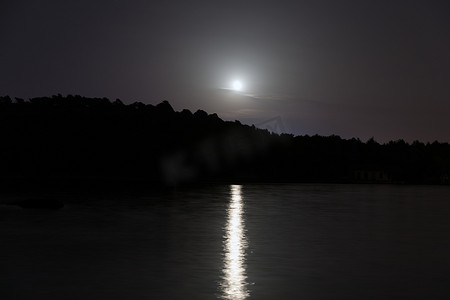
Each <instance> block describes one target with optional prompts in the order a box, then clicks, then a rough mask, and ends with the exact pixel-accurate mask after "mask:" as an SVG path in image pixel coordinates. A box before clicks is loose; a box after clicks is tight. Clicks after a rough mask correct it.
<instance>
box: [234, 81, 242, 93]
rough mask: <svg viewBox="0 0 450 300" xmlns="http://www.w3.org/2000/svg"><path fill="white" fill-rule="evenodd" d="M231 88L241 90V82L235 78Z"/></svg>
mask: <svg viewBox="0 0 450 300" xmlns="http://www.w3.org/2000/svg"><path fill="white" fill-rule="evenodd" d="M231 88H232V89H233V90H235V91H241V90H242V82H240V81H239V80H235V81H233V82H232V83H231Z"/></svg>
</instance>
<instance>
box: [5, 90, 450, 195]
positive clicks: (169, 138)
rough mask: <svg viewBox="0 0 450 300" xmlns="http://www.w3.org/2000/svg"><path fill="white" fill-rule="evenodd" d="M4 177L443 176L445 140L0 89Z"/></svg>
mask: <svg viewBox="0 0 450 300" xmlns="http://www.w3.org/2000/svg"><path fill="white" fill-rule="evenodd" d="M0 134H1V137H2V141H1V146H0V177H1V179H2V181H1V182H2V183H1V184H2V185H9V186H14V185H15V184H19V185H22V186H23V185H31V184H35V185H45V184H47V183H55V184H58V185H72V186H73V185H77V184H84V185H87V186H91V187H97V186H99V187H101V186H103V185H107V186H113V187H118V186H127V184H136V183H139V184H141V185H143V186H163V185H166V184H170V185H172V184H181V183H189V182H206V181H207V182H211V181H212V182H214V181H215V182H233V181H234V182H236V181H270V182H284V181H294V182H310V181H315V182H383V183H388V182H391V183H434V184H438V183H448V181H449V179H448V178H449V175H450V145H449V144H448V143H439V142H434V143H431V144H430V143H427V144H424V143H421V142H419V141H415V142H413V143H412V144H408V143H406V142H405V141H403V140H398V141H391V142H389V143H386V144H379V143H378V142H376V141H375V140H374V139H373V138H371V139H369V140H368V141H367V142H366V143H364V142H362V141H360V140H359V139H355V138H353V139H349V140H345V139H342V138H340V137H339V136H335V135H332V136H328V137H324V136H318V135H314V136H308V135H305V136H294V135H292V134H281V135H279V134H274V133H270V132H269V131H267V130H262V129H258V128H256V127H255V126H247V125H243V124H241V123H240V122H239V121H235V122H225V121H223V120H221V119H220V118H219V117H218V116H217V114H208V113H206V112H205V111H202V110H198V111H196V112H195V113H192V112H191V111H189V110H186V109H185V110H182V111H181V112H176V111H174V109H173V108H172V106H171V105H170V104H169V102H167V101H163V102H162V103H160V104H158V105H156V106H153V105H149V104H143V103H141V102H135V103H133V104H129V105H125V104H124V103H123V102H122V101H121V100H120V99H116V100H115V101H114V102H111V101H109V100H108V99H107V98H86V97H82V96H79V95H68V96H66V97H64V96H62V95H55V96H52V97H39V98H32V99H29V100H28V101H25V100H23V99H20V98H15V101H12V100H11V98H10V97H9V96H4V97H0Z"/></svg>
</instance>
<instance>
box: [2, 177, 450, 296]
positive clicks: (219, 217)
mask: <svg viewBox="0 0 450 300" xmlns="http://www.w3.org/2000/svg"><path fill="white" fill-rule="evenodd" d="M21 197H22V198H23V197H26V196H15V197H11V196H3V198H1V200H0V201H1V202H2V203H5V202H8V201H16V200H18V199H20V198H21ZM52 197H59V198H60V199H62V200H63V201H64V202H65V203H66V206H65V208H64V209H62V210H56V211H52V210H39V209H20V208H17V207H13V206H6V205H0V299H217V298H218V299H399V298H404V299H405V298H406V299H448V298H449V297H450V284H449V280H450V187H441V186H381V185H367V186H365V185H243V186H225V185H224V186H214V187H205V188H197V189H193V190H184V191H174V192H173V193H170V194H168V195H163V196H142V195H140V196H136V195H130V196H123V195H115V196H91V197H86V196H74V195H53V196H52Z"/></svg>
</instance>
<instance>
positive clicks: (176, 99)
mask: <svg viewBox="0 0 450 300" xmlns="http://www.w3.org/2000/svg"><path fill="white" fill-rule="evenodd" d="M0 37H1V48H0V95H10V96H11V97H21V98H30V97H38V96H50V95H53V94H58V93H60V94H63V95H67V94H79V95H83V96H87V97H108V98H109V99H111V100H115V99H116V98H120V99H121V100H122V101H123V102H124V103H132V102H134V101H141V102H144V103H150V104H157V103H159V102H161V101H163V100H168V101H169V102H170V103H171V104H172V106H173V107H174V108H175V109H176V110H181V109H183V108H188V109H191V110H193V111H195V110H197V109H203V110H205V111H207V112H209V113H214V112H216V113H218V114H219V116H220V117H222V118H223V119H226V120H235V119H238V120H240V121H241V122H242V123H246V124H252V123H255V124H258V123H261V122H264V121H266V120H269V119H271V118H274V117H277V116H279V117H281V120H282V122H283V125H284V127H285V129H286V131H287V132H289V133H293V134H295V135H304V134H309V135H313V134H320V135H331V134H336V135H340V136H341V137H343V138H351V137H357V138H360V139H361V140H363V141H365V140H367V139H368V138H370V137H374V138H375V140H377V141H379V142H386V141H389V140H397V139H400V138H402V139H405V140H406V141H409V142H412V141H413V140H416V139H417V140H421V141H423V142H427V141H430V142H432V141H434V140H438V141H442V142H450V117H449V116H450V1H448V0H446V1H433V0H431V1H430V0H428V1H379V0H378V1H332V0H324V1H292V2H283V1H211V0H210V1H197V0H195V1H160V2H156V1H121V0H120V1H112V0H109V1H84V0H82V1H80V0H77V1H61V0H54V1H50V0H49V1H38V0H33V1H20V0H14V1H9V0H6V1H5V0H3V1H1V3H0ZM235 80H239V81H240V82H241V83H242V90H241V91H233V90H232V89H231V87H232V82H233V81H235Z"/></svg>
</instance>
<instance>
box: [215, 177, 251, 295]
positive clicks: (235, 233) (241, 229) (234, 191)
mask: <svg viewBox="0 0 450 300" xmlns="http://www.w3.org/2000/svg"><path fill="white" fill-rule="evenodd" d="M243 206H244V205H243V201H242V196H241V186H240V185H232V186H231V201H230V204H229V207H228V210H227V215H228V219H227V224H226V227H225V235H224V266H223V270H222V271H223V278H222V281H221V284H220V287H221V291H222V298H223V299H228V300H241V299H246V298H247V297H248V296H249V295H250V293H249V291H248V289H247V285H248V283H247V281H246V280H247V275H246V270H245V249H246V248H247V241H246V237H245V226H244V220H243V218H242V215H243V213H244V207H243Z"/></svg>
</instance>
